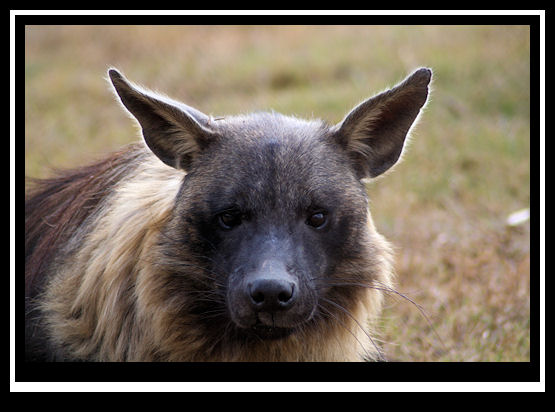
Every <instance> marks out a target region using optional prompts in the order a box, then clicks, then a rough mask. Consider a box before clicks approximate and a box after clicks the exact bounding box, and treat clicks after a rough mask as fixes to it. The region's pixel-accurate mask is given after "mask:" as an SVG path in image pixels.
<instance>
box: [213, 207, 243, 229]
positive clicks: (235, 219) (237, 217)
mask: <svg viewBox="0 0 555 412" xmlns="http://www.w3.org/2000/svg"><path fill="white" fill-rule="evenodd" d="M216 220H217V221H218V225H219V226H220V227H221V228H222V229H224V230H231V229H233V228H234V227H236V226H239V225H240V224H241V223H242V219H241V214H240V213H237V212H233V211H226V212H222V213H220V214H219V215H218V216H217V217H216Z"/></svg>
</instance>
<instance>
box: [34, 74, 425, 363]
mask: <svg viewBox="0 0 555 412" xmlns="http://www.w3.org/2000/svg"><path fill="white" fill-rule="evenodd" d="M431 74H432V73H431V70H430V69H427V68H420V69H418V70H416V71H414V72H413V73H412V74H411V75H410V76H408V77H407V78H406V79H405V80H404V81H402V82H401V83H399V84H398V85H396V86H395V87H393V88H391V89H389V90H387V91H384V92H382V93H379V94H378V95H376V96H374V97H372V98H369V99H368V100H365V101H363V102H362V103H361V104H359V105H358V106H356V107H355V108H354V109H353V110H352V111H350V112H349V113H348V114H347V115H346V116H345V118H344V119H343V120H342V121H341V122H340V123H338V124H335V125H329V124H327V123H325V122H323V121H321V120H302V119H298V118H296V117H289V116H285V115H282V114H278V113H275V112H270V113H268V112H260V113H254V114H249V115H237V116H226V117H223V118H213V117H210V116H207V115H205V114H203V113H201V112H200V111H198V110H196V109H194V108H192V107H189V106H187V105H185V104H183V103H180V102H177V101H174V100H172V99H170V98H168V97H166V96H164V95H160V94H157V93H154V92H152V91H149V90H147V89H145V88H142V87H139V86H138V85H136V84H133V83H131V82H130V81H128V80H127V79H126V78H125V77H124V76H123V75H122V74H121V73H120V72H118V71H117V70H115V69H110V70H109V71H108V75H109V78H110V80H111V83H112V85H113V87H114V89H115V92H116V94H117V96H118V98H119V100H120V101H121V103H122V104H123V106H124V107H125V108H126V109H127V111H128V112H129V113H130V114H131V115H132V116H133V117H134V118H135V119H136V120H137V121H138V123H139V125H140V127H141V128H142V136H143V138H144V139H143V141H141V142H140V143H137V144H133V145H130V146H128V147H126V148H125V149H123V150H122V151H120V152H117V153H114V154H112V155H111V156H110V157H108V158H106V159H104V160H102V161H100V162H98V163H96V164H92V165H89V166H85V167H80V168H77V169H75V170H71V171H66V172H62V173H59V174H58V175H56V176H55V177H53V178H50V179H45V180H38V181H35V184H34V185H33V186H32V188H31V189H30V190H28V193H27V195H26V203H25V310H26V316H25V323H26V324H25V356H26V359H27V360H34V361H78V360H85V361H361V360H383V355H382V351H381V350H380V347H379V346H378V344H377V342H376V321H377V319H378V316H379V315H380V311H381V307H382V300H383V296H384V291H387V290H391V289H390V288H391V286H392V278H393V264H392V252H391V248H390V246H389V244H388V242H387V241H386V240H385V239H384V237H382V236H381V235H380V234H379V233H378V232H377V231H376V228H375V226H374V224H373V222H372V218H371V215H370V212H369V209H368V199H367V194H366V190H365V185H364V179H367V178H373V177H376V176H379V175H381V174H382V173H384V172H385V171H386V170H388V169H389V168H391V167H392V166H393V165H394V164H395V163H396V162H397V161H398V159H399V157H400V155H401V153H402V151H403V147H404V146H405V140H406V137H407V134H408V132H409V130H410V129H411V127H412V125H413V123H414V122H415V120H416V119H417V117H418V115H419V113H420V112H421V108H422V107H423V106H424V104H425V102H426V100H427V97H428V85H429V82H430V79H431Z"/></svg>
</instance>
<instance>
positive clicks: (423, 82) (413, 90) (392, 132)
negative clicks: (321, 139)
mask: <svg viewBox="0 0 555 412" xmlns="http://www.w3.org/2000/svg"><path fill="white" fill-rule="evenodd" d="M431 77H432V71H431V70H430V69H428V68H420V69H418V70H416V71H415V72H414V73H412V74H411V75H410V76H408V77H407V78H406V79H405V80H404V81H403V82H401V83H399V84H398V85H397V86H395V87H394V88H392V89H390V90H388V91H385V92H383V93H380V94H378V95H376V96H374V97H371V98H370V99H368V100H365V101H364V102H362V103H361V104H359V105H358V106H356V107H355V108H354V109H353V110H351V112H350V113H349V114H347V116H346V117H345V119H344V120H343V121H342V122H341V123H340V124H338V125H337V126H336V127H337V131H336V133H335V134H334V139H335V141H336V142H339V143H340V145H341V146H342V147H343V148H344V149H346V150H347V152H348V153H349V155H350V157H351V159H352V161H353V166H354V168H355V170H356V172H357V174H358V177H359V178H360V179H364V178H368V177H376V176H379V175H380V174H382V173H384V172H385V171H386V170H388V169H389V168H390V167H391V166H393V165H394V164H395V163H396V162H397V160H398V159H399V156H400V155H401V152H402V151H403V147H404V143H405V139H406V137H407V134H408V132H409V130H410V128H411V126H412V125H413V123H414V121H415V120H416V118H417V116H418V114H419V112H420V109H421V108H422V107H423V106H424V104H425V103H426V100H427V98H428V85H429V83H430V80H431Z"/></svg>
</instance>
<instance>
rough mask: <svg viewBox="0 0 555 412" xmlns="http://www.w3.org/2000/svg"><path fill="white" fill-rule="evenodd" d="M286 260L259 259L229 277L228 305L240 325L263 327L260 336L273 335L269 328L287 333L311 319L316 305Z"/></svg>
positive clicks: (312, 294) (301, 278)
mask: <svg viewBox="0 0 555 412" xmlns="http://www.w3.org/2000/svg"><path fill="white" fill-rule="evenodd" d="M286 262H287V260H284V259H280V258H279V257H270V258H267V259H261V260H259V261H258V264H256V265H251V266H250V268H249V270H241V271H239V272H238V273H236V277H235V278H234V279H231V281H230V285H229V286H230V289H229V294H228V308H229V311H230V314H231V318H232V320H233V322H234V323H235V324H236V325H237V326H238V327H239V328H241V329H248V330H253V329H254V330H256V331H260V330H264V333H265V335H264V336H263V337H272V336H273V335H272V334H271V333H270V334H268V333H267V332H268V330H272V333H274V332H275V331H276V330H278V331H279V330H281V332H284V330H289V332H290V331H291V330H292V329H294V328H296V327H297V326H299V325H301V324H303V323H305V322H307V321H308V320H310V318H311V317H312V315H313V312H314V308H315V305H316V299H315V296H314V293H313V288H311V287H310V286H309V285H308V284H306V282H303V281H302V280H303V277H302V275H301V274H300V273H299V270H298V269H294V268H293V266H292V265H288V264H287V263H286ZM281 332H280V333H281ZM280 336H281V335H280Z"/></svg>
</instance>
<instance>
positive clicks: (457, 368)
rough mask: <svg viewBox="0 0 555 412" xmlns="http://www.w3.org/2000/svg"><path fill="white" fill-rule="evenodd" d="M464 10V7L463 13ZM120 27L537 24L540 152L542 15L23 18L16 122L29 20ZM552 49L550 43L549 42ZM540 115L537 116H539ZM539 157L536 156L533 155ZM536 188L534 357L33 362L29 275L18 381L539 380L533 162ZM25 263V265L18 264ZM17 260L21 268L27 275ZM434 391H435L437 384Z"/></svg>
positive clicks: (535, 142)
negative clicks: (26, 336)
mask: <svg viewBox="0 0 555 412" xmlns="http://www.w3.org/2000/svg"><path fill="white" fill-rule="evenodd" d="M463 13H464V11H463ZM31 24H32V25H45V24H49V25H68V24H71V25H80V24H94V25H100V24H102V25H112V24H118V25H120V24H121V25H123V24H137V25H143V24H149V25H151V24H165V25H173V24H179V25H182V24H210V25H213V24H219V25H240V24H251V25H266V24H288V25H295V24H310V25H313V24H314V25H328V24H329V25H338V24H341V25H343V24H345V25H348V24H362V25H371V24H380V25H391V24H395V25H397V24H411V25H413V24H414V25H432V24H438V25H501V24H503V25H505V24H508V25H512V24H516V25H529V26H530V104H531V107H530V113H531V115H533V114H535V113H537V114H538V117H537V118H534V121H531V125H530V136H531V144H532V147H531V153H539V149H540V147H539V139H538V137H539V132H540V129H539V124H540V118H539V113H540V112H539V90H540V77H539V75H540V61H539V57H540V55H539V45H540V16H539V15H513V14H509V15H503V14H502V13H501V14H499V15H472V14H470V13H469V14H457V15H435V14H430V15H358V14H356V13H354V14H352V15H340V16H332V15H310V16H304V15H293V16H290V15H240V16H234V15H229V16H222V15H202V16H198V15H163V16H162V15H121V16H118V15H101V14H87V15H65V14H64V15H62V14H59V15H55V14H54V15H15V60H16V61H15V74H16V76H15V78H16V86H17V87H16V96H15V100H16V101H15V106H16V125H18V126H24V124H25V102H24V90H25V77H24V69H25V53H24V50H25V41H24V39H25V25H31ZM546 49H547V47H546ZM536 119H537V121H536ZM22 130H24V127H18V128H17V131H18V132H17V136H16V139H15V140H16V143H15V145H16V153H17V155H16V159H17V160H19V162H18V163H19V164H18V165H17V166H16V199H15V200H16V210H18V211H21V210H22V208H23V205H24V183H23V179H24V167H23V165H24V153H25V149H24V132H23V131H22ZM530 160H532V159H530ZM530 164H531V170H530V172H531V183H533V184H532V185H531V188H533V189H532V193H533V195H532V196H531V199H530V206H531V212H532V217H531V239H534V240H533V241H532V240H531V241H532V245H531V249H532V251H533V252H532V256H534V259H532V261H531V266H530V277H531V278H530V287H531V307H530V311H531V320H530V345H531V356H530V362H515V363H510V362H501V363H491V362H465V363H455V362H454V363H443V362H437V363H433V362H426V363H422V362H415V363H394V362H388V363H311V364H305V363H263V364H262V363H174V364H167V363H164V364H162V363H87V362H83V363H46V364H42V363H28V362H25V361H24V359H23V356H22V353H23V350H22V346H23V342H22V341H23V339H22V336H23V333H24V327H23V323H24V317H23V315H22V313H23V298H22V296H23V289H24V287H23V283H24V281H23V276H19V275H18V276H17V278H16V299H17V302H16V360H15V366H16V368H15V381H16V382H30V381H32V382H42V381H44V382H62V381H63V382H66V381H77V382H138V381H144V382H192V381H198V382H228V381H243V382H244V381H261V382H285V381H295V382H376V381H379V382H414V381H415V382H476V381H478V382H539V380H540V351H539V350H540V346H539V345H540V342H539V338H540V335H539V319H540V318H539V315H540V306H539V286H540V285H539V274H540V266H539V262H540V251H539V227H540V226H539V225H540V221H539V220H540V219H539V212H540V206H539V201H538V199H539V177H540V176H539V173H540V170H539V162H538V164H537V165H534V167H532V162H531V163H530ZM22 215H23V214H22V213H17V219H16V235H15V237H16V239H15V240H16V245H17V246H18V247H19V249H18V248H17V247H16V256H17V261H18V262H22V261H23V259H22V258H21V256H22V249H23V230H24V229H23V217H22ZM16 263H17V262H16ZM22 271H23V270H22V265H21V264H20V265H17V264H16V273H17V272H22ZM432 390H433V388H432Z"/></svg>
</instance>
